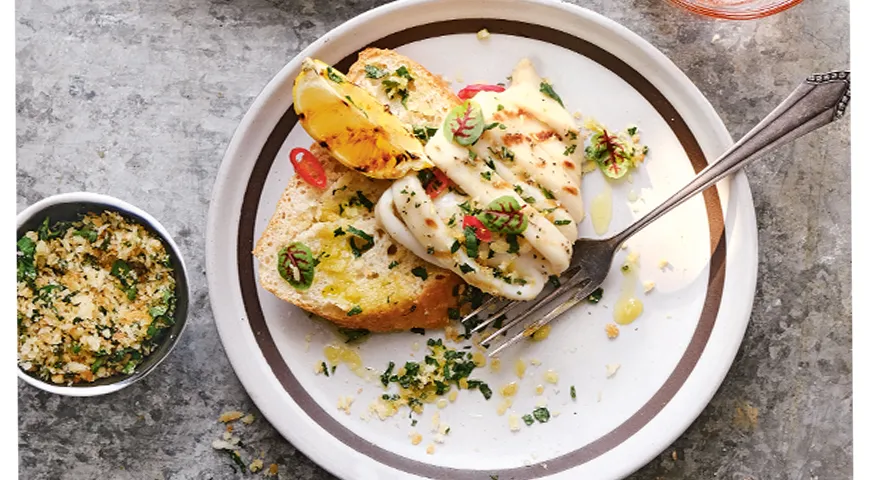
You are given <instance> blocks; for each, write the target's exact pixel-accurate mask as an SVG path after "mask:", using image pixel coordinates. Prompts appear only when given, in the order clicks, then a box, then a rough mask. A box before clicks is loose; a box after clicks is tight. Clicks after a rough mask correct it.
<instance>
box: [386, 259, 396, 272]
mask: <svg viewBox="0 0 870 480" xmlns="http://www.w3.org/2000/svg"><path fill="white" fill-rule="evenodd" d="M398 266H399V262H397V261H395V260H393V261H392V262H390V265H389V266H388V267H387V269H389V270H392V269H394V268H396V267H398Z"/></svg>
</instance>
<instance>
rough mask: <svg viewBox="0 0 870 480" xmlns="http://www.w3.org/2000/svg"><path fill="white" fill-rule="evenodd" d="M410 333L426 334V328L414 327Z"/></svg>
mask: <svg viewBox="0 0 870 480" xmlns="http://www.w3.org/2000/svg"><path fill="white" fill-rule="evenodd" d="M411 332H412V333H419V334H420V335H426V329H425V328H420V327H414V328H412V329H411Z"/></svg>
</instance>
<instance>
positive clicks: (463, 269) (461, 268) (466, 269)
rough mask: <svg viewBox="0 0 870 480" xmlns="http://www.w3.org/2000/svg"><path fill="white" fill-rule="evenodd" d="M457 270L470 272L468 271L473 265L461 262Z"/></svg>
mask: <svg viewBox="0 0 870 480" xmlns="http://www.w3.org/2000/svg"><path fill="white" fill-rule="evenodd" d="M459 270H460V271H461V272H462V273H470V272H473V271H474V267H472V266H470V265H468V264H467V263H463V264H462V265H460V266H459Z"/></svg>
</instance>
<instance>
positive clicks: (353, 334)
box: [338, 309, 372, 343]
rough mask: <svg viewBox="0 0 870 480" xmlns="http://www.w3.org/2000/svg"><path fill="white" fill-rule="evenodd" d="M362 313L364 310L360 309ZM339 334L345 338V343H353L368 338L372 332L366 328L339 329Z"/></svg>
mask: <svg viewBox="0 0 870 480" xmlns="http://www.w3.org/2000/svg"><path fill="white" fill-rule="evenodd" d="M360 311H362V309H360ZM338 333H340V334H342V335H343V336H344V343H353V342H355V341H357V340H361V339H363V338H366V337H368V336H369V335H370V334H371V333H372V332H370V331H368V330H366V329H365V328H345V327H338Z"/></svg>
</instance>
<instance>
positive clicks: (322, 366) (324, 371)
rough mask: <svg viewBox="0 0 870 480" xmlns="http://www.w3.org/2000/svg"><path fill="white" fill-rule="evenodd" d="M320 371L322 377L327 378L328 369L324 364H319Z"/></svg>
mask: <svg viewBox="0 0 870 480" xmlns="http://www.w3.org/2000/svg"><path fill="white" fill-rule="evenodd" d="M320 370H321V371H322V372H323V374H324V375H326V376H327V377H328V376H329V368H328V367H327V366H326V362H320Z"/></svg>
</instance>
